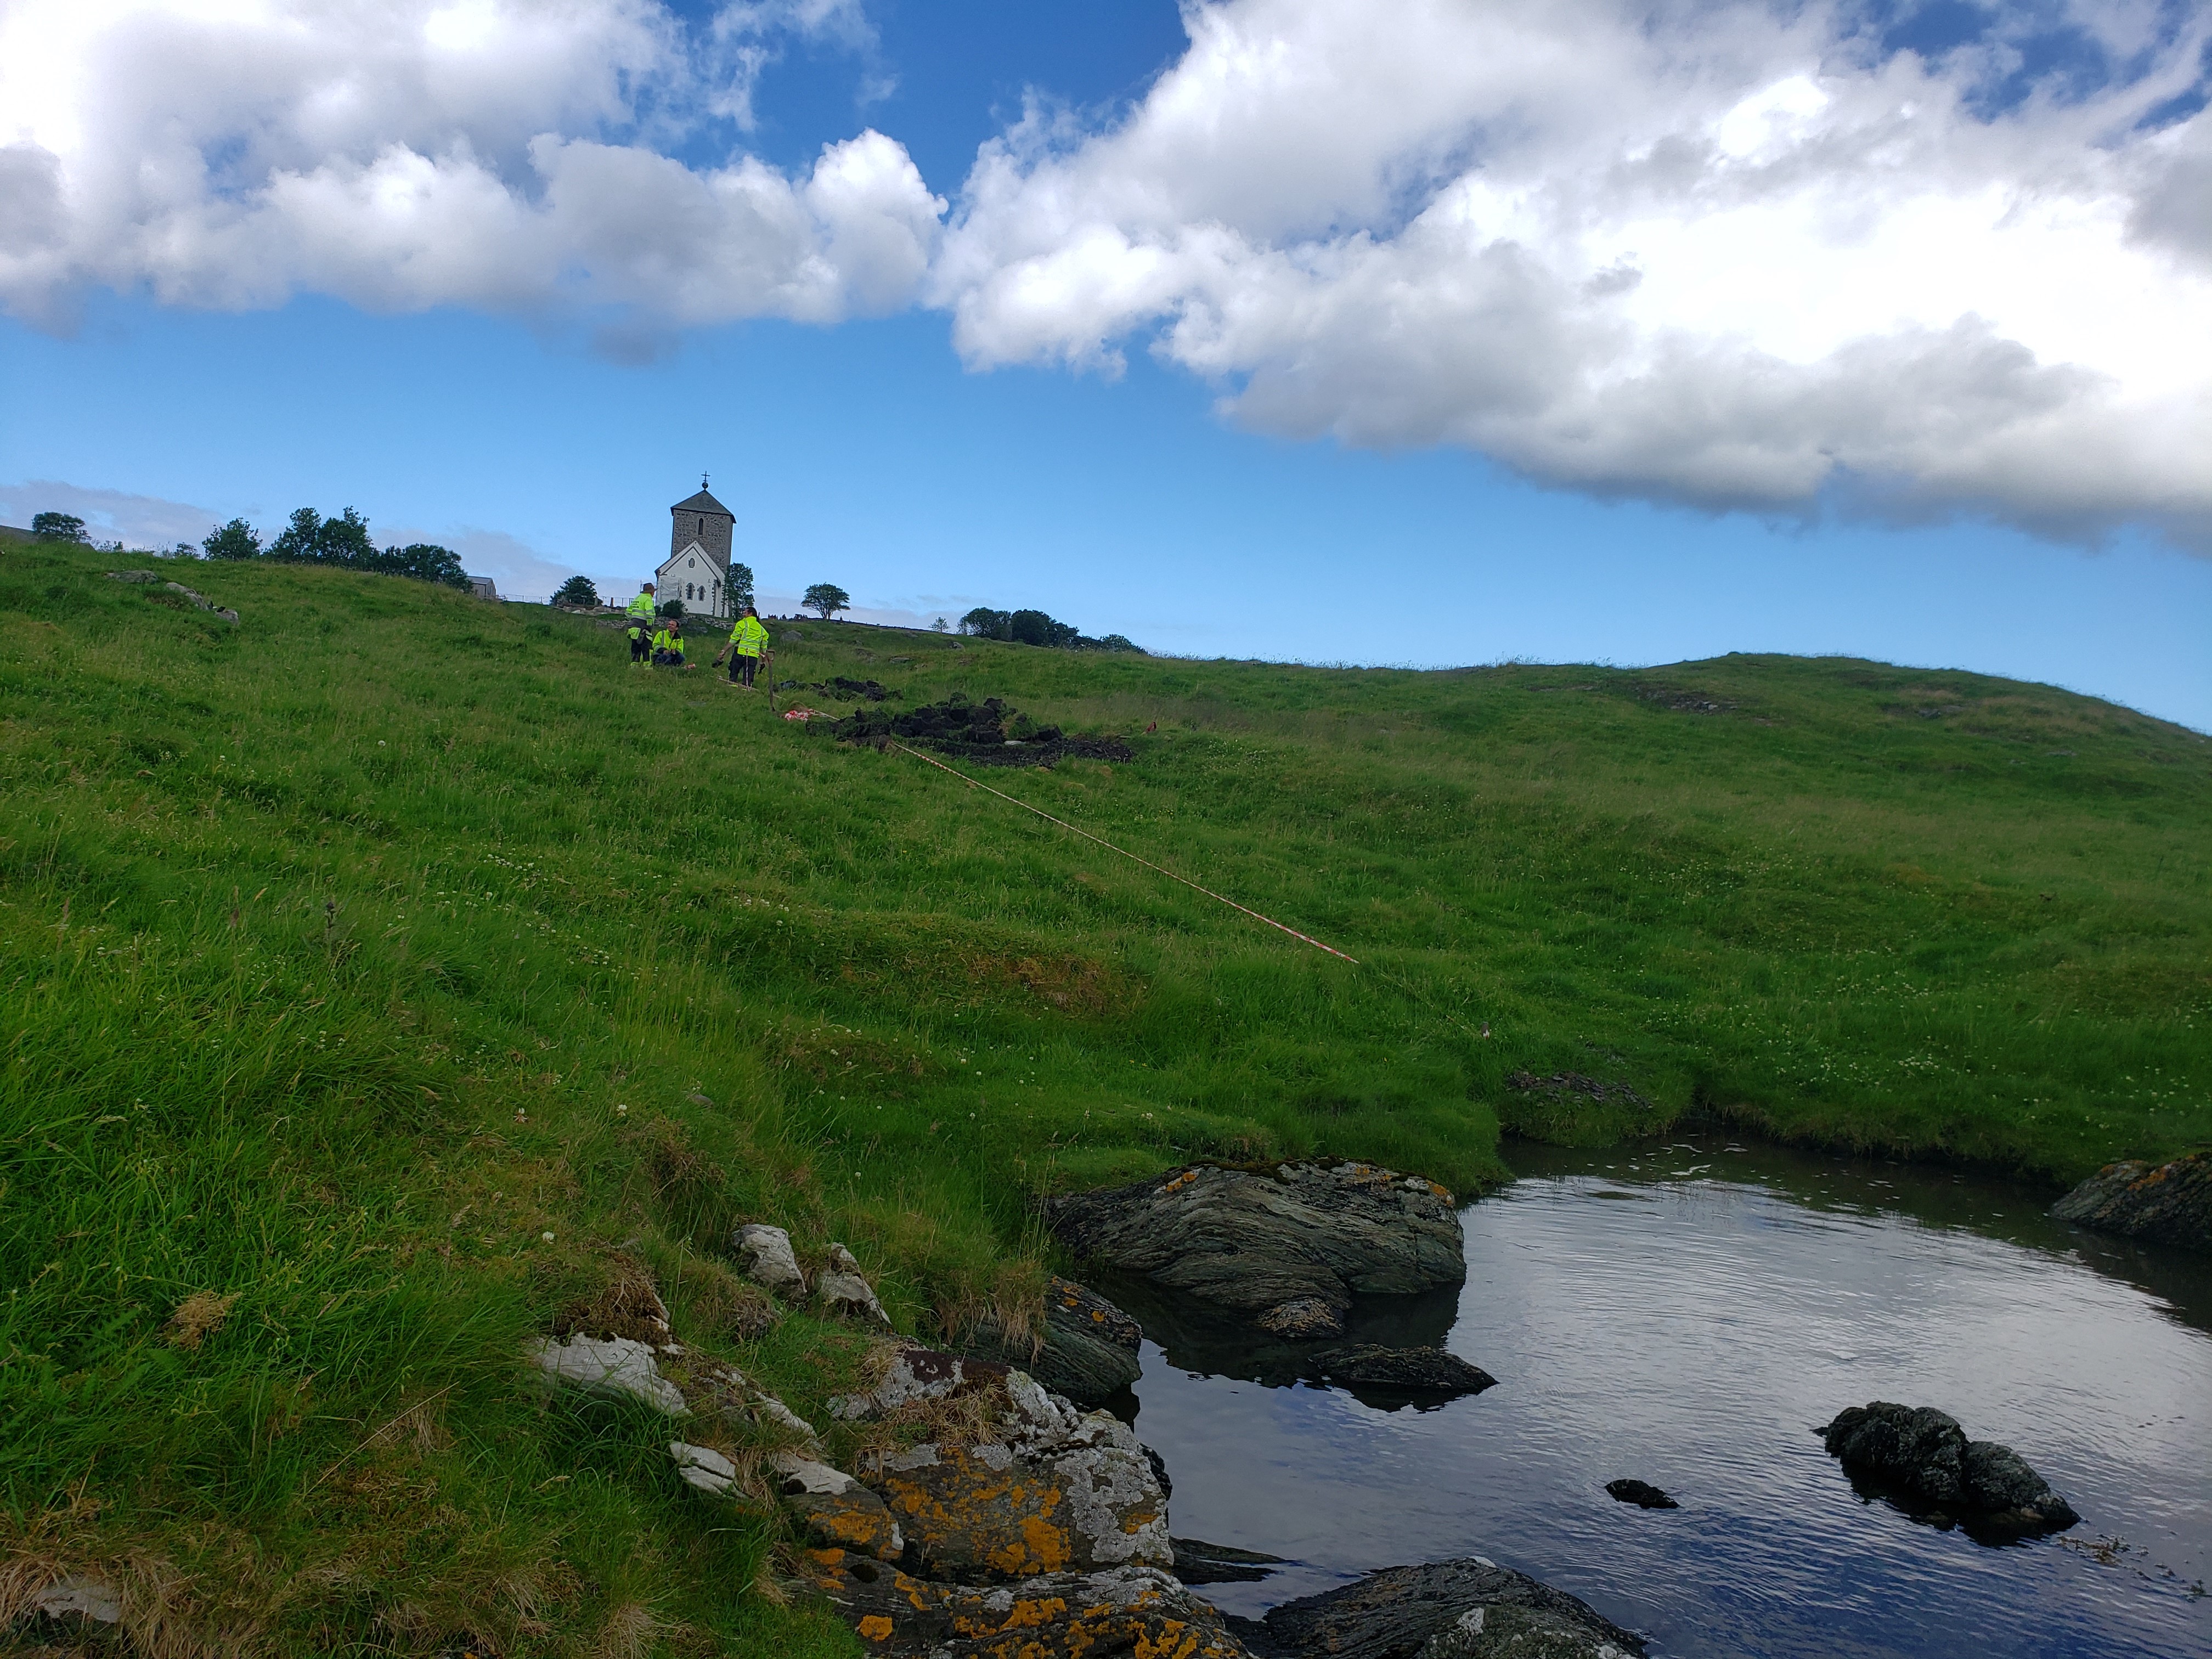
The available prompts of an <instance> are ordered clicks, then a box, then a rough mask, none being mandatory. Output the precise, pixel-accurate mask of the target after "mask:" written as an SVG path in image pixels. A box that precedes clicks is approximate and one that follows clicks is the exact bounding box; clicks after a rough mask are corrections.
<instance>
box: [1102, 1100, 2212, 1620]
mask: <svg viewBox="0 0 2212 1659" xmlns="http://www.w3.org/2000/svg"><path fill="white" fill-rule="evenodd" d="M1508 1158H1509V1162H1510V1163H1512V1164H1513V1165H1514V1166H1515V1168H1516V1170H1520V1171H1521V1172H1522V1179H1521V1180H1519V1181H1518V1182H1516V1183H1515V1184H1514V1185H1512V1186H1510V1187H1509V1188H1506V1189H1505V1190H1504V1191H1503V1192H1501V1193H1498V1194H1495V1195H1493V1196H1492V1197H1489V1198H1486V1199H1484V1200H1481V1201H1480V1202H1479V1203H1477V1204H1474V1205H1472V1206H1468V1209H1467V1210H1466V1211H1464V1212H1463V1218H1464V1220H1465V1222H1466V1226H1467V1255H1468V1279H1467V1284H1466V1286H1465V1287H1464V1289H1463V1290H1462V1291H1459V1292H1457V1293H1456V1294H1454V1293H1451V1292H1445V1293H1443V1294H1442V1295H1440V1296H1437V1297H1408V1298H1403V1299H1402V1300H1401V1301H1397V1302H1396V1303H1395V1304H1383V1305H1382V1306H1379V1307H1370V1308H1368V1309H1365V1310H1362V1312H1361V1315H1360V1321H1361V1327H1362V1328H1356V1329H1355V1330H1354V1332H1353V1337H1354V1339H1356V1340H1384V1341H1399V1342H1420V1341H1428V1342H1436V1341H1441V1342H1442V1343H1443V1345H1444V1346H1447V1347H1449V1348H1450V1349H1451V1350H1452V1351H1453V1352H1455V1353H1458V1354H1461V1355H1462V1356H1464V1357H1465V1358H1468V1359H1469V1360H1472V1361H1473V1362H1474V1363H1475V1364H1478V1365H1480V1366H1482V1367H1483V1368H1484V1369H1485V1370H1488V1371H1490V1372H1491V1373H1492V1374H1493V1375H1494V1376H1497V1377H1498V1386H1497V1387H1496V1388H1493V1389H1488V1390H1487V1391H1486V1392H1485V1393H1483V1394H1481V1395H1475V1396H1471V1397H1468V1398H1464V1399H1461V1400H1457V1401H1452V1402H1450V1403H1449V1404H1447V1405H1444V1406H1442V1407H1436V1408H1433V1409H1429V1410H1417V1409H1415V1408H1413V1407H1399V1408H1398V1409H1395V1410H1391V1409H1385V1408H1384V1407H1387V1406H1388V1404H1389V1402H1388V1401H1376V1402H1372V1403H1365V1402H1363V1401H1361V1400H1359V1399H1358V1398H1355V1397H1354V1396H1353V1395H1350V1394H1348V1393H1345V1392H1342V1391H1339V1390H1333V1389H1318V1388H1314V1387H1310V1386H1308V1385H1306V1384H1304V1383H1297V1382H1294V1381H1292V1380H1291V1378H1293V1377H1294V1376H1295V1375H1296V1370H1297V1362H1298V1360H1299V1359H1300V1358H1302V1353H1301V1352H1299V1351H1296V1350H1291V1349H1285V1348H1283V1347H1280V1346H1253V1345H1250V1344H1248V1343H1245V1342H1243V1340H1241V1339H1236V1338H1231V1337H1226V1336H1225V1334H1224V1333H1223V1332H1222V1331H1221V1329H1220V1327H1219V1323H1218V1320H1217V1319H1215V1318H1212V1317H1208V1316H1206V1315H1205V1314H1204V1313H1203V1311H1202V1310H1193V1309H1190V1308H1188V1307H1187V1306H1182V1307H1179V1306H1177V1305H1176V1304H1172V1303H1170V1302H1168V1301H1164V1300H1162V1299H1160V1298H1159V1297H1157V1296H1152V1297H1148V1296H1147V1295H1146V1292H1145V1291H1144V1289H1143V1287H1141V1286H1138V1285H1121V1284H1116V1285H1111V1286H1110V1287H1109V1286H1106V1285H1102V1288H1105V1289H1107V1290H1108V1293H1109V1294H1111V1295H1115V1296H1116V1297H1120V1298H1126V1305H1127V1306H1128V1307H1129V1310H1130V1311H1131V1312H1132V1313H1134V1314H1136V1315H1138V1316H1139V1318H1141V1319H1142V1320H1143V1321H1144V1322H1145V1326H1146V1335H1147V1338H1148V1340H1147V1341H1146V1344H1145V1351H1144V1367H1145V1369H1144V1376H1143V1378H1142V1379H1141V1381H1140V1382H1139V1383H1138V1385H1137V1395H1138V1400H1139V1411H1138V1422H1137V1426H1138V1431H1139V1434H1141V1435H1142V1437H1144V1439H1145V1440H1146V1443H1149V1444H1150V1445H1152V1447H1153V1448H1154V1449H1157V1450H1158V1452H1159V1453H1160V1454H1161V1455H1162V1457H1163V1458H1164V1460H1165V1462H1166V1465H1167V1468H1168V1471H1169V1473H1170V1476H1171V1477H1172V1479H1173V1480H1174V1483H1175V1492H1174V1497H1173V1499H1172V1503H1171V1506H1170V1508H1171V1516H1172V1520H1173V1528H1174V1531H1175V1532H1176V1534H1177V1535H1178V1536H1180V1537H1185V1538H1196V1539H1203V1540H1206V1541H1208V1542H1212V1543H1216V1544H1226V1545H1231V1546H1234V1547H1239V1548H1243V1549H1250V1550H1261V1551H1265V1552H1267V1553H1269V1554H1273V1555H1278V1556H1282V1557H1285V1558H1288V1559H1289V1561H1290V1562H1291V1565H1288V1566H1285V1568H1283V1569H1282V1570H1280V1571H1278V1572H1276V1573H1275V1574H1273V1576H1272V1577H1269V1578H1267V1579H1266V1580H1264V1581H1262V1582H1260V1583H1242V1584H1240V1583H1228V1584H1212V1585H1208V1586H1206V1587H1205V1588H1204V1589H1202V1591H1201V1594H1203V1595H1206V1596H1207V1597H1208V1598H1209V1599H1211V1600H1212V1601H1215V1602H1216V1603H1217V1604H1218V1605H1219V1606H1220V1607H1223V1608H1225V1610H1227V1611H1230V1612H1232V1613H1246V1614H1254V1613H1260V1612H1261V1611H1264V1610H1265V1609H1266V1608H1267V1607H1272V1606H1273V1605H1274V1604H1276V1603H1277V1602H1279V1601H1287V1600H1290V1599H1291V1598H1292V1597H1294V1596H1298V1595H1309V1594H1311V1593H1312V1592H1314V1591H1316V1590H1320V1589H1328V1588H1330V1587H1332V1586H1334V1585H1335V1584H1339V1583H1344V1582H1346V1580H1348V1579H1350V1578H1352V1577H1357V1576H1358V1575H1359V1574H1361V1573H1364V1572H1366V1571H1371V1570H1373V1569H1375V1568H1376V1567H1381V1566H1388V1565H1395V1564H1397V1563H1401V1562H1412V1561H1423V1560H1438V1559H1446V1558H1449V1557H1454V1556H1464V1555H1478V1554H1479V1555H1486V1556H1488V1557H1490V1558H1491V1559H1493V1560H1496V1561H1498V1562H1500V1563H1502V1564H1504V1565H1509V1566H1513V1567H1517V1568H1520V1569H1521V1570H1522V1571H1525V1572H1528V1573H1532V1574H1534V1576H1535V1577H1539V1578H1541V1579H1543V1580H1545V1581H1546V1582H1547V1583H1551V1584H1553V1585H1556V1586H1557V1587H1559V1589H1565V1590H1570V1591H1571V1592H1573V1593H1574V1594H1576V1595H1580V1596H1581V1597H1583V1599H1584V1600H1585V1601H1589V1602H1590V1603H1591V1604H1592V1605H1594V1606H1595V1607H1597V1608H1598V1610H1599V1611H1601V1613H1605V1614H1607V1616H1608V1617H1610V1618H1612V1619H1613V1620H1616V1621H1618V1622H1619V1623H1620V1624H1623V1625H1626V1626H1628V1627H1629V1628H1631V1629H1632V1630H1636V1631H1638V1632H1642V1633H1643V1634H1644V1636H1645V1637H1646V1638H1649V1639H1650V1644H1651V1650H1652V1651H1653V1653H1654V1654H1657V1655H1683V1656H1688V1655H1700V1656H1702V1655H1714V1656H1720V1655H1728V1656H1735V1655H1741V1656H1759V1659H1771V1656H1784V1655H1801V1654H1802V1655H1808V1656H1810V1655H1821V1656H1834V1655H1911V1656H1936V1655H1960V1656H1967V1655H1972V1656H1983V1655H1990V1654H2002V1655H2007V1656H2031V1655H2083V1656H2088V1655H2095V1656H2100V1659H2102V1656H2112V1655H2135V1654H2141V1655H2157V1656H2161V1659H2167V1656H2212V1596H2208V1595H2205V1593H2204V1589H2205V1587H2206V1586H2207V1585H2208V1583H2212V1264H2208V1263H2207V1262H2206V1261H2203V1259H2201V1258H2197V1257H2192V1256H2190V1255H2186V1254H2185V1253H2181V1252H2172V1251H2162V1250H2158V1249H2151V1248H2148V1247H2139V1246H2135V1245H2131V1244H2128V1243H2124V1242H2119V1241H2114V1240H2110V1239H2105V1238H2101V1237H2099V1236H2097V1235H2094V1234H2091V1233H2087V1232H2083V1231H2078V1230H2075V1229H2072V1228H2069V1227H2067V1226H2065V1225H2062V1224H2059V1223H2056V1222H2052V1221H2051V1220H2049V1219H2048V1218H2046V1217H2045V1215H2044V1214H2043V1207H2044V1206H2045V1204H2046V1203H2047V1202H2048V1201H2049V1197H2048V1194H2043V1193H2040V1192H2038V1191H2033V1190H2030V1189H2027V1188H2013V1187H2010V1186H2008V1185H2006V1184H2004V1183H2002V1182H1991V1181H1989V1180H1986V1179H1980V1178H1976V1177H1971V1176H1954V1175H1952V1174H1950V1173H1948V1172H1944V1171H1929V1170H1924V1169H1917V1168H1908V1167H1902V1166H1895V1165H1889V1164H1881V1163H1874V1162H1867V1161H1863V1160H1852V1159H1846V1158H1836V1157H1823V1156H1820V1155H1816V1154H1799V1153H1796V1152H1788V1151H1783V1150H1778V1149H1775V1148H1771V1147H1765V1146H1755V1147H1747V1146H1741V1145H1739V1144H1737V1143H1734V1142H1731V1141H1729V1140H1726V1139H1719V1138H1704V1137H1700V1138H1697V1139H1686V1138H1685V1139H1676V1140H1675V1141H1674V1142H1673V1143H1672V1144H1670V1145H1668V1146H1665V1147H1660V1146H1644V1147H1639V1148H1625V1149H1613V1150H1611V1151H1608V1152H1601V1153H1571V1152H1566V1153H1563V1152H1557V1151H1554V1150H1552V1149H1547V1148H1537V1147H1529V1146H1515V1147H1509V1149H1508ZM1876 1399H1881V1400H1897V1401H1905V1402H1906V1403H1908V1404H1913V1405H1931V1406H1935V1407H1939V1408H1940V1409H1942V1410H1944V1411H1947V1412H1948V1413H1951V1414H1952V1415H1953V1416H1954V1417H1956V1418H1957V1419H1959V1420H1960V1423H1961V1425H1964V1427H1965V1429H1966V1432H1967V1434H1968V1435H1969V1436H1971V1437H1974V1438H1976V1439H1990V1440H1999V1441H2003V1442H2005V1443H2008V1444H2009V1445H2011V1446H2013V1447H2014V1448H2015V1449H2017V1450H2018V1451H2020V1452H2021V1454H2022V1455H2024V1456H2026V1457H2027V1459H2028V1461H2029V1462H2032V1463H2033V1464H2034V1465H2035V1466H2036V1468H2037V1469H2038V1470H2039V1472H2040V1473H2042V1474H2043V1475H2044V1476H2045V1478H2046V1479H2047V1480H2050V1482H2051V1485H2052V1486H2056V1487H2057V1489H2058V1490H2059V1491H2060V1492H2063V1494H2064V1495H2065V1496H2066V1497H2067V1498H2069V1500H2070V1501H2071V1502H2072V1503H2073V1504H2074V1506H2075V1508H2076V1509H2077V1510H2080V1511H2081V1515H2082V1517H2083V1519H2082V1522H2081V1525H2080V1526H2078V1527H2076V1528H2074V1529H2073V1530H2072V1531H2071V1532H2069V1533H2068V1534H2063V1536H2062V1537H2059V1538H2054V1539H2045V1540H2042V1541H2035V1542H2031V1543H2025V1544H2014V1545H2008V1546H2001V1547H1991V1546H1987V1545H1984V1544H1979V1543H1976V1542H1975V1541H1972V1539H1970V1538H1968V1537H1967V1536H1966V1534H1964V1533H1963V1532H1960V1531H1949V1532H1942V1531H1937V1530H1936V1529H1935V1528H1932V1527H1929V1526H1928V1525H1926V1524H1924V1523H1923V1522H1916V1521H1913V1520H1911V1519H1909V1518H1908V1517H1907V1516H1905V1515H1903V1514H1902V1513H1900V1512H1899V1511H1898V1510H1895V1509H1893V1508H1892V1507H1891V1506H1890V1505H1888V1504H1886V1503H1883V1502H1881V1501H1879V1500H1874V1501H1869V1500H1867V1499H1864V1498H1861V1497H1860V1496H1859V1495H1857V1493H1855V1492H1853V1490H1852V1488H1851V1485H1850V1481H1849V1480H1847V1479H1846V1478H1845V1477H1844V1474H1843V1472H1842V1470H1841V1469H1840V1468H1838V1466H1837V1465H1836V1464H1835V1463H1834V1462H1832V1460H1831V1459H1829V1458H1828V1457H1827V1456H1826V1454H1825V1453H1823V1452H1822V1450H1821V1449H1820V1441H1819V1440H1818V1439H1817V1438H1816V1437H1814V1434H1813V1433H1812V1432H1811V1430H1812V1429H1813V1428H1814V1427H1815V1426H1816V1425H1820V1424H1822V1423H1825V1422H1826V1421H1827V1420H1828V1419H1830V1418H1831V1417H1832V1416H1833V1415H1834V1414H1835V1413H1836V1412H1837V1411H1838V1410H1839V1409H1841V1408H1842V1407H1845V1406H1851V1405H1862V1404H1864V1403H1865V1402H1866V1401H1870V1400H1876ZM1624 1476H1625V1477H1631V1478H1634V1479H1637V1480H1647V1481H1650V1482H1651V1483H1652V1484H1653V1485H1655V1486H1662V1487H1664V1488H1665V1489H1666V1490H1667V1491H1668V1492H1670V1493H1672V1494H1673V1495H1674V1497H1675V1498H1678V1499H1679V1500H1680V1504H1681V1508H1680V1509H1679V1510H1638V1509H1635V1508H1632V1507H1631V1506H1629V1505H1626V1504H1617V1503H1615V1502H1613V1500H1612V1499H1611V1498H1607V1495H1606V1493H1605V1492H1604V1490H1603V1488H1604V1486H1605V1483H1606V1482H1607V1480H1614V1479H1616V1478H1620V1477H1624Z"/></svg>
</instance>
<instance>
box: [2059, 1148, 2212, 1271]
mask: <svg viewBox="0 0 2212 1659" xmlns="http://www.w3.org/2000/svg"><path fill="white" fill-rule="evenodd" d="M2051 1214H2052V1215H2054V1216H2056V1217H2057V1218H2058V1219H2060V1220H2061V1221H2072V1222H2076V1223H2079V1224H2080V1225H2082V1226H2084V1227H2094V1228H2096V1229H2098V1230H2099V1231H2102V1232H2108V1233H2120V1234H2124V1236H2126V1237H2130V1238H2148V1239H2154V1240H2155V1241H2157V1242H2158V1243H2161V1244H2179V1245H2182V1246H2184V1247H2185V1248H2187V1249H2197V1250H2212V1152H2191V1153H2190V1154H2189V1155H2188V1156H2187V1157H2186V1158H2175V1159H2174V1160H2173V1162H2172V1163H2171V1164H2142V1163H2132V1162H2131V1163H2126V1164H2106V1166H2105V1167H2104V1168H2103V1169H2101V1170H2098V1171H2097V1173H2096V1174H2094V1175H2093V1176H2090V1177H2089V1178H2088V1179H2087V1181H2085V1182H2082V1183H2081V1185H2080V1186H2078V1187H2076V1188H2075V1189H2074V1190H2073V1191H2072V1192H2070V1193H2069V1194H2066V1196H2065V1197H2063V1198H2062V1199H2060V1200H2058V1202H2057V1203H2056V1204H2054V1205H2052V1206H2051Z"/></svg>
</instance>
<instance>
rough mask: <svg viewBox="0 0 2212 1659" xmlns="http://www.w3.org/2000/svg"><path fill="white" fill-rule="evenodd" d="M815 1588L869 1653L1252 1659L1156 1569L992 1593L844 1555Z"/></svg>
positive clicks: (1036, 1582)
mask: <svg viewBox="0 0 2212 1659" xmlns="http://www.w3.org/2000/svg"><path fill="white" fill-rule="evenodd" d="M817 1559H818V1558H817ZM815 1583H816V1586H817V1588H818V1589H821V1590H822V1591H823V1593H824V1594H825V1595H828V1596H829V1599H830V1601H832V1602H833V1603H835V1604H836V1607H838V1609H839V1610H840V1611H841V1612H842V1613H843V1614H844V1615H845V1617H846V1619H847V1620H848V1622H849V1623H850V1624H851V1625H852V1626H853V1627H854V1629H855V1630H857V1631H859V1632H860V1633H861V1634H862V1635H863V1636H864V1637H865V1638H866V1639H867V1641H868V1643H869V1645H870V1646H871V1648H872V1649H873V1650H877V1651H880V1652H884V1653H887V1654H897V1655H906V1654H913V1655H917V1656H919V1655H922V1654H933V1655H942V1656H945V1659H1095V1656H1097V1655H1100V1654H1126V1655H1130V1656H1133V1659H1249V1654H1248V1653H1247V1652H1246V1650H1245V1649H1244V1647H1243V1644H1240V1643H1239V1642H1238V1641H1237V1638H1235V1637H1234V1636H1232V1635H1231V1634H1230V1633H1229V1632H1228V1630H1227V1629H1226V1627H1225V1625H1224V1623H1223V1620H1222V1618H1221V1615H1220V1614H1219V1613H1217V1612H1215V1611H1214V1609H1213V1608H1212V1607H1209V1606H1207V1605H1206V1603H1205V1602H1203V1601H1200V1600H1199V1599H1198V1598H1197V1597H1196V1596H1194V1595H1192V1594H1191V1593H1190V1592H1189V1591H1188V1590H1187V1589H1184V1588H1183V1587H1182V1585H1181V1584H1179V1583H1176V1581H1175V1579H1174V1578H1172V1577H1170V1576H1169V1575H1168V1574H1167V1573H1165V1572H1164V1571H1160V1570H1159V1569H1158V1568H1157V1567H1121V1568H1116V1569H1115V1570H1114V1571H1109V1572H1097V1573H1052V1574H1045V1575H1042V1576H1039V1577H1035V1578H1031V1579H1028V1580H1026V1581H1024V1582H1023V1583H1019V1584H1014V1585H1002V1586H996V1587H994V1586H990V1585H973V1584H945V1583H933V1582H932V1581H930V1580H927V1579H919V1578H915V1577H911V1576H910V1575H908V1574H907V1573H904V1572H901V1571H897V1570H896V1569H895V1568H884V1567H878V1565H876V1564H874V1563H873V1562H869V1561H862V1560H851V1559H848V1561H846V1562H844V1563H842V1564H839V1565H836V1566H833V1567H823V1568H819V1569H817V1577H816V1579H815ZM886 1626H888V1628H886ZM878 1632H882V1633H881V1634H878Z"/></svg>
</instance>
